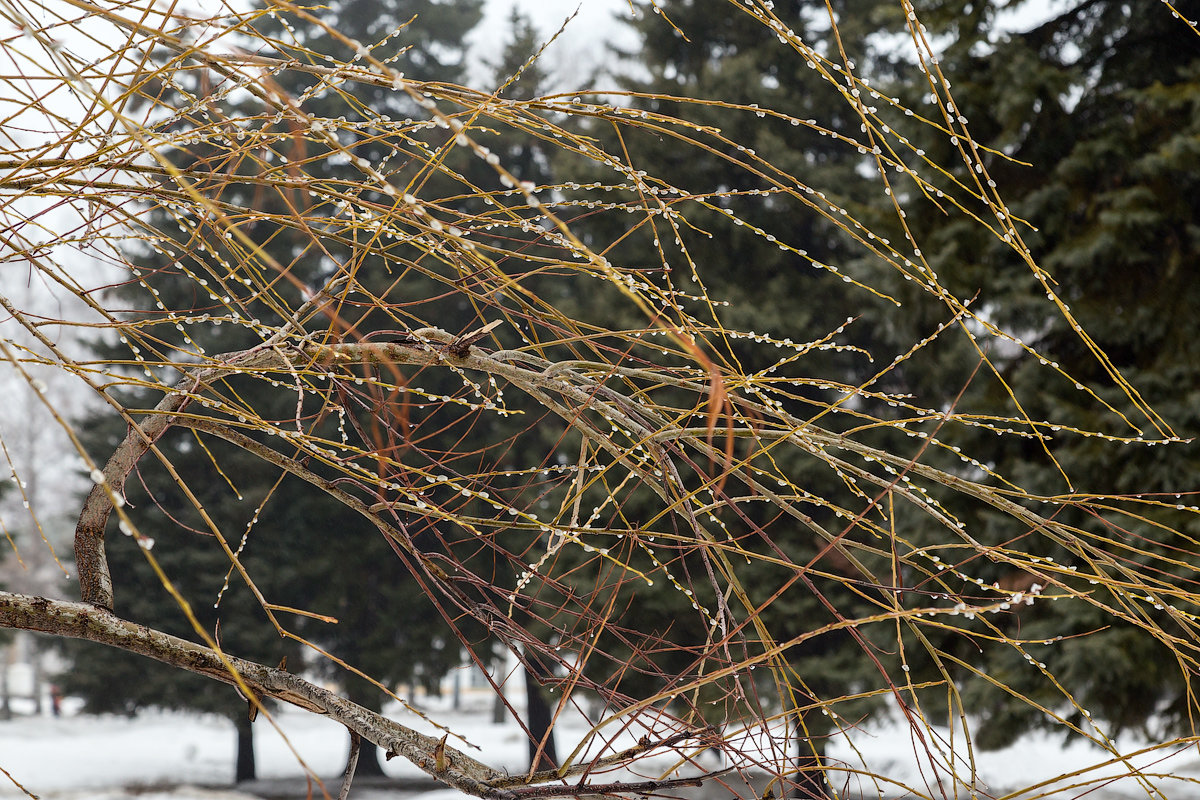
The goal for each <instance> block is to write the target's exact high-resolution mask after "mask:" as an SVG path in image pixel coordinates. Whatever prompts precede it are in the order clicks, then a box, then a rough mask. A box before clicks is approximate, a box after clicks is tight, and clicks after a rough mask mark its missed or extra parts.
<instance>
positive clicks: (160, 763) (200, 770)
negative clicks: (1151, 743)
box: [0, 711, 1200, 800]
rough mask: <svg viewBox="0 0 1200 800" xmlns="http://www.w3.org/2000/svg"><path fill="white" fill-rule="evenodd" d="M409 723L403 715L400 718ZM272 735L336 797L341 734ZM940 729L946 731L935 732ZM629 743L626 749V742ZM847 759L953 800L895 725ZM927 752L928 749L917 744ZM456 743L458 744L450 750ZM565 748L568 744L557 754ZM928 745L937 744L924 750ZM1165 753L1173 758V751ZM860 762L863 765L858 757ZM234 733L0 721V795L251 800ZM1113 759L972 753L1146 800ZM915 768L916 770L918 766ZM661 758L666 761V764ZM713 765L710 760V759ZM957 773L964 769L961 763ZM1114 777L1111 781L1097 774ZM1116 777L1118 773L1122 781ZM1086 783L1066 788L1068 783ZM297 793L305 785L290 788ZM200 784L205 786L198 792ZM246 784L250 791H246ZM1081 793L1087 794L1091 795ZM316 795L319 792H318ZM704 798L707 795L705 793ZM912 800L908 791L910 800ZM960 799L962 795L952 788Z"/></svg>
mask: <svg viewBox="0 0 1200 800" xmlns="http://www.w3.org/2000/svg"><path fill="white" fill-rule="evenodd" d="M394 716H395V717H396V718H397V719H398V720H399V721H402V722H405V723H406V724H411V725H412V726H413V727H418V728H422V729H424V730H426V731H430V732H432V731H433V730H434V729H433V728H432V727H430V726H429V725H428V724H425V723H421V722H420V720H418V719H415V718H409V719H405V717H404V716H403V715H402V714H401V713H397V714H395V715H394ZM434 716H435V717H436V718H437V719H438V721H439V722H441V723H442V724H445V725H446V726H447V727H449V728H451V729H453V730H455V731H459V732H462V733H463V734H465V735H466V738H467V739H468V740H469V741H470V743H471V744H472V745H475V746H477V747H478V748H479V750H475V749H474V748H469V749H470V752H472V754H473V755H475V756H477V757H479V758H480V759H481V760H484V761H486V762H487V763H489V764H492V765H494V766H497V767H502V768H505V769H508V770H510V771H519V770H521V769H522V768H523V766H524V762H525V758H526V752H525V744H524V739H523V736H522V734H521V732H520V729H519V728H518V727H517V725H516V724H515V723H508V724H503V725H493V724H491V723H490V721H489V719H488V714H487V713H486V712H480V713H473V714H464V713H454V712H442V713H436V714H434ZM410 717H411V715H410ZM275 719H276V721H277V723H278V724H279V727H280V729H281V731H282V733H280V732H276V731H275V730H274V729H272V727H271V725H270V724H269V723H268V722H266V721H265V720H262V719H261V718H260V720H259V721H258V722H256V723H255V738H256V748H255V752H256V758H257V761H258V770H259V775H260V777H261V778H264V779H283V778H296V779H300V778H302V777H303V776H304V774H305V768H306V767H307V769H308V770H309V771H310V773H311V774H315V775H318V776H321V777H322V778H324V779H326V780H327V781H330V783H327V784H326V786H327V789H328V790H329V792H330V793H331V794H332V795H336V794H337V790H338V788H339V787H338V779H337V778H336V777H335V776H337V775H338V774H339V773H340V771H341V768H342V765H343V763H344V759H345V756H346V749H347V738H346V734H345V732H344V730H342V729H341V728H340V727H339V726H338V725H336V724H335V723H332V722H330V721H329V720H326V719H323V718H320V717H317V716H315V715H312V714H307V713H304V712H300V711H282V712H279V713H277V714H276V717H275ZM585 730H586V728H585V725H584V722H583V720H582V718H578V719H575V720H570V719H568V720H564V727H563V729H562V730H561V731H560V733H559V742H560V743H559V748H560V750H559V752H560V754H561V753H564V752H567V751H569V746H568V745H569V743H570V741H576V740H578V739H579V738H580V737H581V736H582V735H583V734H584V732H585ZM942 733H943V734H946V732H945V731H943V732H942ZM630 743H632V742H630ZM854 743H855V745H856V746H857V748H858V750H859V753H860V755H859V756H855V754H854V752H853V751H852V749H851V748H850V747H849V746H848V745H847V743H846V742H845V741H836V740H835V741H834V742H832V743H831V747H830V751H831V752H830V755H832V756H834V757H835V758H839V759H843V760H844V761H845V762H846V763H847V764H852V763H858V764H859V765H861V764H863V762H865V764H866V765H867V766H869V767H870V768H871V769H873V770H874V771H876V772H879V773H882V774H885V775H887V776H889V777H890V778H892V779H893V780H896V781H898V782H902V783H905V784H908V785H909V786H911V787H914V788H916V789H917V790H918V791H919V792H920V793H921V794H925V795H928V796H932V797H954V796H955V795H954V792H953V790H952V788H951V784H950V782H948V781H946V770H945V768H944V765H943V768H942V777H943V781H944V783H943V786H944V789H945V794H943V793H942V791H941V790H939V789H938V785H937V783H936V781H935V780H934V779H933V777H932V776H933V775H934V771H933V770H932V769H931V767H930V764H929V761H928V757H927V756H926V757H924V758H923V759H920V760H919V759H918V758H917V757H916V756H915V755H914V752H919V753H925V752H926V748H925V746H923V745H920V744H918V745H916V746H914V743H913V739H912V736H911V735H910V733H909V731H908V730H907V729H902V728H901V727H900V726H898V725H895V724H877V725H874V726H873V727H872V728H869V729H867V730H860V731H857V732H856V733H855V741H854ZM926 743H927V744H929V745H930V746H931V747H932V746H933V743H932V742H929V741H927V742H926ZM1119 744H1120V745H1121V750H1122V752H1124V753H1135V752H1136V751H1137V750H1139V749H1140V748H1141V747H1142V746H1144V745H1142V744H1139V743H1138V742H1136V741H1133V740H1128V741H1125V740H1122V741H1121V742H1119ZM459 746H460V747H462V746H463V745H461V743H460V745H459ZM564 747H566V749H564ZM934 749H936V748H934ZM1171 754H1173V755H1171ZM860 759H861V760H860ZM233 760H234V736H233V728H232V725H231V724H230V723H229V722H228V721H227V720H224V719H222V718H219V717H211V716H198V715H190V714H174V713H145V714H142V715H141V716H139V717H137V718H136V719H132V720H131V719H126V718H117V717H87V716H74V715H66V716H63V717H58V718H53V717H17V718H15V719H13V720H11V721H8V722H0V767H2V768H3V769H4V770H5V771H6V772H7V773H9V774H10V775H11V778H12V780H10V779H9V778H7V777H5V775H4V774H3V773H0V798H12V797H20V796H22V792H21V791H20V789H18V788H17V786H16V785H15V784H14V783H13V780H15V781H17V782H19V783H20V784H22V785H23V786H24V787H25V788H26V789H28V790H29V792H31V793H32V794H34V795H37V796H38V797H39V798H42V799H43V800H85V799H86V800H126V798H131V797H136V798H138V800H166V798H170V800H249V798H251V797H252V796H251V795H249V794H246V793H245V792H241V793H239V792H235V791H233V790H232V789H228V788H223V787H229V786H230V784H231V783H232V779H233ZM1110 760H1111V756H1109V755H1108V754H1106V753H1104V752H1103V751H1102V750H1100V749H1099V748H1096V747H1090V746H1086V745H1085V744H1083V743H1078V744H1073V745H1071V746H1067V747H1064V746H1063V744H1062V742H1061V739H1060V738H1057V737H1049V736H1045V735H1032V736H1029V737H1027V738H1026V739H1025V740H1023V741H1022V742H1021V743H1019V744H1017V745H1015V746H1013V747H1010V748H1008V749H1007V750H1002V751H998V752H992V753H979V754H976V775H977V776H979V778H978V780H977V784H976V785H977V787H978V789H980V790H982V791H981V792H980V793H979V794H978V795H977V797H979V798H980V799H981V800H982V798H986V797H997V796H1004V795H1005V794H1006V793H1007V792H1012V791H1013V790H1016V789H1019V788H1020V787H1033V786H1037V785H1038V784H1042V785H1041V786H1040V787H1039V788H1033V789H1030V790H1028V791H1025V792H1019V793H1016V794H1011V795H1009V798H1010V800H1018V798H1019V799H1020V800H1032V798H1035V797H1036V798H1042V799H1043V800H1049V798H1055V800H1058V799H1059V798H1062V799H1064V800H1065V798H1075V797H1079V798H1083V797H1086V798H1087V800H1112V798H1122V799H1123V800H1124V798H1139V797H1146V796H1147V792H1146V790H1145V789H1144V788H1140V787H1139V784H1138V782H1137V780H1136V779H1134V778H1132V777H1128V770H1127V769H1126V768H1125V767H1122V766H1120V765H1119V764H1118V765H1115V766H1109V767H1099V768H1098V765H1103V764H1105V763H1106V762H1109V761H1110ZM922 762H923V763H922ZM1133 762H1134V763H1136V765H1137V766H1138V767H1139V768H1141V769H1143V770H1146V771H1147V772H1153V773H1156V774H1158V775H1159V776H1160V777H1156V778H1154V779H1153V782H1154V784H1155V785H1156V786H1157V787H1158V788H1159V790H1160V791H1161V792H1162V794H1161V795H1156V796H1157V797H1165V798H1170V799H1171V800H1177V799H1178V798H1200V755H1198V754H1197V751H1196V749H1195V748H1194V747H1193V748H1192V749H1190V750H1189V749H1186V748H1180V747H1175V748H1170V749H1163V750H1159V751H1156V752H1154V753H1151V754H1147V755H1142V756H1135V757H1134V759H1133ZM664 763H665V762H664ZM714 766H715V764H714ZM385 770H386V771H387V772H388V774H389V775H392V776H397V777H405V776H411V777H413V778H417V777H421V773H420V772H419V770H417V769H416V768H415V767H413V766H412V765H410V764H408V763H406V762H403V761H402V760H401V759H393V760H392V761H390V762H388V763H387V764H386V765H385ZM959 774H960V775H963V774H969V769H967V768H966V767H965V765H964V764H962V763H960V766H959ZM1064 775H1068V776H1070V775H1074V776H1075V777H1073V778H1067V779H1065V780H1063V781H1061V782H1059V783H1058V787H1057V788H1052V787H1051V786H1049V785H1047V784H1044V783H1043V782H1049V781H1054V780H1055V779H1057V778H1059V777H1060V776H1064ZM1101 775H1111V776H1114V780H1113V781H1112V782H1111V783H1103V782H1100V781H1098V780H1097V779H1098V778H1099V777H1100V776H1101ZM1122 775H1124V776H1125V777H1121V776H1122ZM1084 781H1088V783H1087V785H1080V786H1078V787H1077V788H1069V787H1070V785H1071V784H1072V783H1075V782H1079V783H1082V782H1084ZM296 785H297V786H300V787H301V788H300V791H299V794H298V795H297V797H302V796H303V794H304V789H303V788H302V787H303V784H302V783H300V782H299V781H297V783H296ZM850 785H851V787H852V788H853V787H855V786H857V789H856V790H855V791H852V792H850V793H849V795H848V796H849V797H853V798H857V797H859V796H860V792H861V795H862V796H865V797H872V798H874V797H878V796H879V792H878V790H877V789H876V788H875V787H874V786H873V785H871V784H862V783H857V782H856V781H854V780H851V781H850ZM197 787H208V788H197ZM247 788H251V787H247ZM1089 790H1090V793H1089ZM728 794H729V793H728V792H725V795H726V796H728ZM902 795H903V792H902V791H901V790H898V789H897V788H895V787H886V786H885V787H883V796H885V797H900V796H902ZM314 796H318V797H319V796H320V792H319V790H317V791H316V792H315V794H314ZM413 796H414V795H413V793H411V792H410V793H402V792H398V791H395V790H388V791H385V790H382V789H378V788H370V787H367V786H365V785H364V786H356V787H355V790H354V791H353V792H352V793H351V797H352V798H356V799H357V800H385V799H386V798H400V797H413ZM713 796H714V797H715V796H717V795H713ZM909 796H912V795H909ZM958 796H959V797H963V798H965V797H968V796H970V795H969V793H967V792H963V791H961V790H960V793H959V794H958ZM454 797H458V795H457V793H455V792H452V791H451V792H437V793H427V794H425V795H423V796H422V800H451V798H454Z"/></svg>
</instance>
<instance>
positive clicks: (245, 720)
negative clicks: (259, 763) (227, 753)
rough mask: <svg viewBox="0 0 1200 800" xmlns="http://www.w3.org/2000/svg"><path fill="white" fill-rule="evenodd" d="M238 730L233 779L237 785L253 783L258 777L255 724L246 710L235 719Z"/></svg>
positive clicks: (234, 722)
mask: <svg viewBox="0 0 1200 800" xmlns="http://www.w3.org/2000/svg"><path fill="white" fill-rule="evenodd" d="M233 724H234V726H235V727H236V728H237V766H236V767H235V768H234V776H233V779H234V781H235V782H237V783H241V782H242V781H252V780H254V779H255V777H257V769H256V768H255V764H254V723H252V722H251V721H250V715H249V714H248V713H247V712H246V709H244V708H243V709H242V712H241V713H240V714H238V715H237V716H236V717H234V718H233Z"/></svg>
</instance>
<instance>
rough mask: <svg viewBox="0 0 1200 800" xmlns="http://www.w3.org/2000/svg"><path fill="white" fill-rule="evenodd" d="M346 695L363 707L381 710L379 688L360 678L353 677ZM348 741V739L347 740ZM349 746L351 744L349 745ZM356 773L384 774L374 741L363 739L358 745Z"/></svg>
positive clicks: (347, 758) (348, 757) (348, 759)
mask: <svg viewBox="0 0 1200 800" xmlns="http://www.w3.org/2000/svg"><path fill="white" fill-rule="evenodd" d="M346 696H347V697H348V698H349V699H350V700H351V701H352V702H355V703H358V704H359V705H360V706H362V707H363V708H367V709H370V710H371V711H376V712H377V711H379V710H380V708H381V707H382V703H380V701H379V690H378V689H376V688H375V687H374V686H369V685H366V684H364V682H363V681H360V680H358V679H353V678H352V679H351V680H350V683H349V685H348V686H347V687H346ZM347 741H348V740H347ZM347 747H349V745H347ZM346 761H347V765H348V764H349V761H350V754H349V750H348V749H347V753H346ZM355 774H356V775H367V776H376V777H378V776H381V775H383V774H384V773H383V766H382V765H381V764H380V763H379V748H378V747H376V746H375V743H374V742H368V741H367V740H366V739H363V740H361V741H360V742H359V745H358V767H357V768H356V769H355Z"/></svg>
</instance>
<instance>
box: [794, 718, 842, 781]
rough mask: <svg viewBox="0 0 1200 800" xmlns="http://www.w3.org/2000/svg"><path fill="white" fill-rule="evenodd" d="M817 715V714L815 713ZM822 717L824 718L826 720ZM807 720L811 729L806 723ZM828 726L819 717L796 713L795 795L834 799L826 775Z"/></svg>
mask: <svg viewBox="0 0 1200 800" xmlns="http://www.w3.org/2000/svg"><path fill="white" fill-rule="evenodd" d="M814 716H815V715H814ZM824 719H825V718H824V717H821V721H822V722H823V721H824ZM804 723H807V733H806V732H805V724H804ZM826 727H827V726H825V725H821V724H819V723H818V722H817V721H816V720H813V719H811V717H810V719H808V720H803V719H801V717H800V716H799V715H798V714H797V716H796V744H797V754H796V762H795V765H796V774H795V776H794V777H793V778H792V782H793V783H792V797H794V798H796V800H833V793H832V792H831V791H830V786H829V781H827V780H826V779H825V770H823V769H822V767H823V766H824V765H825V742H826V736H825V733H826V730H825V729H826Z"/></svg>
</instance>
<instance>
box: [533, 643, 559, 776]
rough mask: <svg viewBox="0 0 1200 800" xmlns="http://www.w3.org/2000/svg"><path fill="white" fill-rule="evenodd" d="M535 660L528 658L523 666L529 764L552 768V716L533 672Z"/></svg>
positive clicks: (554, 759)
mask: <svg viewBox="0 0 1200 800" xmlns="http://www.w3.org/2000/svg"><path fill="white" fill-rule="evenodd" d="M537 666H538V665H537V662H536V661H534V660H533V659H530V660H529V665H528V666H526V668H525V703H526V709H525V718H526V719H525V724H526V725H528V726H529V734H530V736H529V764H530V766H531V767H532V768H533V769H535V770H542V769H554V768H556V767H557V766H558V753H557V751H556V750H555V747H554V731H553V730H552V728H551V724H552V722H553V717H552V715H551V712H550V704H549V703H547V702H546V695H545V694H544V693H543V691H544V690H543V689H542V686H541V683H540V682H539V681H538V677H539V676H536V675H534V674H533V670H534V669H536V668H537Z"/></svg>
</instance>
